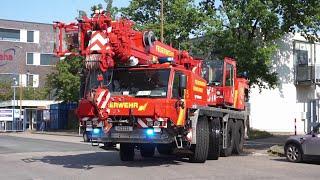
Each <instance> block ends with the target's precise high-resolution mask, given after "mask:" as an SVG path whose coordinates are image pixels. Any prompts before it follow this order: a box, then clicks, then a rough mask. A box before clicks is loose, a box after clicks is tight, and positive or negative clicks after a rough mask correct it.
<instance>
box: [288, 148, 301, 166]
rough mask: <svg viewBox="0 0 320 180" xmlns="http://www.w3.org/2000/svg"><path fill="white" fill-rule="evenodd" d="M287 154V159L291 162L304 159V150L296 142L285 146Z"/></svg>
mask: <svg viewBox="0 0 320 180" xmlns="http://www.w3.org/2000/svg"><path fill="white" fill-rule="evenodd" d="M285 154H286V157H287V160H288V161H290V162H295V163H298V162H301V161H302V150H301V148H300V147H299V146H298V145H296V144H289V145H287V146H286V148H285Z"/></svg>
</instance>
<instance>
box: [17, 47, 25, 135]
mask: <svg viewBox="0 0 320 180" xmlns="http://www.w3.org/2000/svg"><path fill="white" fill-rule="evenodd" d="M15 47H17V48H19V49H22V47H21V46H18V45H15ZM22 73H23V72H22V66H21V65H20V66H19V99H20V100H19V105H20V113H19V122H21V120H22V118H21V113H22ZM24 122H25V119H24V118H23V122H22V126H23V131H24V130H25V127H26V125H25V123H24Z"/></svg>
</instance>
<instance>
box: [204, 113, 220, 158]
mask: <svg viewBox="0 0 320 180" xmlns="http://www.w3.org/2000/svg"><path fill="white" fill-rule="evenodd" d="M220 130H221V129H220V121H219V119H218V118H216V119H213V120H212V121H211V122H210V138H209V141H210V142H209V151H208V158H207V159H208V160H218V159H219V156H220Z"/></svg>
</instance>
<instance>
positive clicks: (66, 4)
mask: <svg viewBox="0 0 320 180" xmlns="http://www.w3.org/2000/svg"><path fill="white" fill-rule="evenodd" d="M129 2H130V0H113V6H117V7H126V6H128V5H129ZM99 3H101V4H103V5H104V7H105V2H104V0H7V1H2V3H1V8H0V19H10V20H20V21H31V22H41V23H52V22H53V21H64V22H71V21H75V17H76V16H77V15H78V12H77V10H85V11H86V12H87V13H88V14H90V12H91V11H90V7H91V6H93V5H96V4H99Z"/></svg>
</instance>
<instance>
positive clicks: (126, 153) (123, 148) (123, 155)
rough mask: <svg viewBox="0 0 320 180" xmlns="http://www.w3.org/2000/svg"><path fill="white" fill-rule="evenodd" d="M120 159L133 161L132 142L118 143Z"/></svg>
mask: <svg viewBox="0 0 320 180" xmlns="http://www.w3.org/2000/svg"><path fill="white" fill-rule="evenodd" d="M120 159H121V161H133V159H134V144H130V143H121V144H120Z"/></svg>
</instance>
